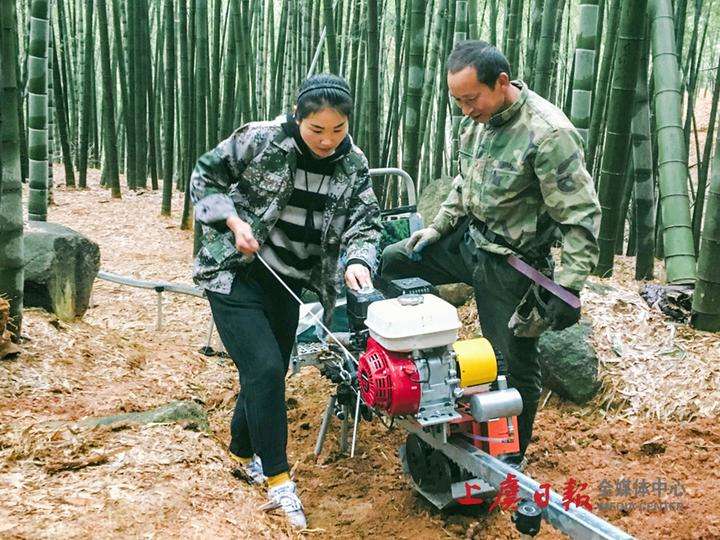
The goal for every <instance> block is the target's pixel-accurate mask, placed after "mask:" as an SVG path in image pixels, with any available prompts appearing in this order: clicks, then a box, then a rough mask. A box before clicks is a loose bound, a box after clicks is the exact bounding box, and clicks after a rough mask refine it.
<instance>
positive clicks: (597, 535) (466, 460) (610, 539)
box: [396, 418, 633, 540]
mask: <svg viewBox="0 0 720 540" xmlns="http://www.w3.org/2000/svg"><path fill="white" fill-rule="evenodd" d="M396 425H397V426H399V427H402V428H403V429H405V430H406V431H407V432H408V433H414V434H415V435H417V436H418V437H420V438H421V439H422V440H423V441H424V442H425V443H427V444H428V445H430V446H432V447H433V448H435V449H437V450H440V451H441V452H442V453H443V454H445V456H446V457H448V458H449V459H451V460H452V461H454V462H455V463H456V464H457V465H459V466H460V467H462V468H463V469H465V470H467V471H468V472H470V473H472V474H475V475H477V476H478V477H480V478H481V479H483V480H485V481H486V482H487V483H489V484H490V485H492V486H493V487H495V488H496V489H499V486H500V483H501V482H502V481H503V480H505V479H506V478H507V475H508V474H514V475H515V476H516V477H517V480H518V484H519V486H520V492H519V496H520V498H526V499H530V500H532V499H533V494H534V493H535V492H536V491H537V490H538V488H539V487H540V484H539V482H536V481H535V480H533V479H532V478H530V477H529V476H526V475H524V474H523V473H521V472H520V471H518V470H516V469H514V468H513V467H511V466H509V465H507V464H505V463H503V462H502V461H500V460H499V459H496V458H494V457H492V456H491V455H489V454H487V453H485V452H483V451H481V450H479V449H478V448H476V447H475V446H473V445H472V444H470V443H468V442H466V441H464V440H461V439H459V440H455V439H452V440H449V441H447V442H445V441H444V440H443V439H444V436H443V434H442V433H440V434H434V433H432V432H430V431H426V430H425V429H423V428H422V427H421V426H419V425H418V424H417V423H415V422H412V421H410V420H408V419H406V418H398V419H396ZM542 517H543V519H545V520H546V521H547V522H548V523H550V524H551V525H553V526H554V527H555V528H556V529H558V530H559V531H561V532H564V533H565V534H567V535H568V536H570V537H571V538H581V539H582V540H631V539H632V538H633V537H632V536H630V535H629V534H627V533H626V532H624V531H622V530H621V529H618V528H617V527H615V526H614V525H612V524H610V523H608V522H607V521H605V520H604V519H602V518H600V517H598V516H596V515H595V514H593V513H592V512H588V511H587V510H585V509H584V508H577V507H575V505H572V506H571V507H570V509H569V510H565V508H564V507H563V504H562V497H560V495H558V494H557V493H556V492H555V491H553V490H550V501H549V504H548V506H547V507H546V508H544V509H542Z"/></svg>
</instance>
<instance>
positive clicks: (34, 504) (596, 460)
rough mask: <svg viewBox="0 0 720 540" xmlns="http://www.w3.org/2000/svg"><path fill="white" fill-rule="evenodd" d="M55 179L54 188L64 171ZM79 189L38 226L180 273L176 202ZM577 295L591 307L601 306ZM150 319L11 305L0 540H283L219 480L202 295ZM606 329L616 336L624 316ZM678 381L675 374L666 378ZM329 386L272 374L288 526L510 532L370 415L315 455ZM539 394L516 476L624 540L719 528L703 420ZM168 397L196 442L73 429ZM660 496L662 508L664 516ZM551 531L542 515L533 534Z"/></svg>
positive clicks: (103, 299) (218, 372)
mask: <svg viewBox="0 0 720 540" xmlns="http://www.w3.org/2000/svg"><path fill="white" fill-rule="evenodd" d="M56 173H57V177H58V179H59V180H60V182H62V171H61V170H60V169H57V170H56ZM90 184H91V187H90V189H88V190H85V191H68V190H65V189H64V188H62V187H60V188H56V190H55V199H56V203H57V204H56V206H53V207H52V208H50V211H49V217H50V220H52V221H54V222H57V223H62V224H65V225H67V226H69V227H71V228H73V229H75V230H77V231H79V232H81V233H83V234H85V235H87V236H88V237H90V238H91V239H93V240H94V241H95V242H97V243H98V244H99V245H100V248H101V253H102V263H101V266H102V269H103V270H106V271H109V272H113V273H118V274H122V275H126V276H131V277H134V278H137V279H149V280H152V279H159V280H166V281H174V282H178V283H190V282H191V280H190V273H191V245H192V238H191V233H190V232H188V231H181V230H180V229H179V227H178V223H179V218H178V213H179V210H180V208H181V204H182V200H181V198H180V197H179V196H175V198H174V199H173V208H174V211H173V216H172V218H164V217H160V216H159V210H160V194H159V193H152V192H149V191H147V192H144V193H139V192H138V193H130V192H124V199H123V200H122V201H115V200H111V199H110V198H109V196H108V194H107V192H106V191H105V190H104V189H102V188H99V187H98V185H97V184H98V178H97V173H95V174H94V175H92V176H91V178H90ZM631 265H632V261H630V260H627V259H623V258H621V259H620V262H619V271H618V272H617V275H618V277H616V278H612V279H608V280H602V282H603V283H606V284H610V285H612V286H613V287H616V288H618V289H622V290H624V291H626V292H627V294H636V284H635V285H634V286H633V284H632V282H631V281H628V280H627V275H628V274H629V273H630V269H631V267H632V266H631ZM597 282H601V280H597ZM592 298H593V297H592V295H591V296H590V300H588V302H589V303H588V305H587V306H586V312H587V313H586V314H587V315H589V316H591V317H592V316H593V314H594V313H596V312H597V310H598V309H600V308H601V306H600V305H599V304H598V305H595V306H593V305H592V301H593V300H592ZM632 309H635V308H633V306H632V304H629V307H627V306H625V307H624V310H625V311H626V312H627V311H630V310H632ZM155 321H156V295H155V293H154V292H153V291H148V290H142V289H135V288H129V287H122V286H119V285H115V284H112V283H109V282H106V281H101V280H98V281H96V284H95V288H94V292H93V298H92V303H91V307H90V309H89V310H88V312H87V313H86V315H85V317H84V318H83V320H81V321H75V322H70V323H65V322H61V321H58V320H57V319H56V318H54V317H53V316H51V315H49V314H47V313H45V312H44V311H42V310H38V309H27V310H26V315H25V327H24V335H26V336H27V340H26V341H25V342H24V344H23V352H22V354H21V355H20V356H18V357H17V358H16V359H14V360H4V361H0V537H2V538H121V537H133V538H141V537H142V538H175V537H183V538H264V537H269V538H281V537H294V536H297V535H295V533H292V532H291V531H288V530H287V528H286V527H285V526H284V524H283V521H282V519H281V518H280V517H279V516H273V515H266V514H263V513H261V512H259V511H258V510H257V507H258V506H259V505H260V504H261V503H262V502H263V493H262V492H261V491H259V490H256V489H251V488H249V487H247V486H246V485H245V484H243V483H242V482H241V481H240V480H237V479H236V478H235V477H233V476H232V475H231V474H230V471H231V469H232V465H231V462H230V460H229V459H228V456H227V454H226V452H225V445H226V443H227V440H228V436H229V432H228V426H229V420H230V416H231V411H232V406H233V402H234V396H235V392H236V391H237V381H236V374H235V370H234V367H233V366H232V363H231V362H230V361H229V360H227V359H223V358H220V357H218V356H213V357H207V356H203V355H202V354H200V353H199V352H198V349H199V347H201V346H202V345H203V344H204V343H205V340H206V337H207V329H208V323H209V309H208V307H207V304H206V302H205V301H203V300H200V299H196V298H192V297H188V296H180V295H171V294H166V295H164V321H163V327H162V329H161V330H159V331H158V330H156V328H155ZM605 322H606V323H607V321H605ZM615 326H616V328H615V329H614V330H615V332H616V333H617V334H618V335H619V336H624V337H628V336H627V334H628V332H629V331H628V328H627V327H626V326H624V324H623V323H622V320H620V319H618V323H617V324H616V325H615ZM688 339H690V338H688ZM703 339H704V340H706V342H707V343H708V347H713V348H714V353H713V354H717V353H718V352H719V351H720V347H718V341H719V340H717V339H715V337H714V336H709V335H707V334H705V335H704V336H703ZM690 341H692V339H690ZM214 345H215V346H217V343H216V342H215V343H214ZM667 361H668V362H676V363H679V362H681V361H682V357H681V358H669V359H668V360H667ZM678 367H679V369H680V371H681V372H682V364H679V366H678ZM693 382H694V381H693V380H692V379H684V378H682V377H678V382H677V385H678V386H680V385H684V386H685V387H692V386H693ZM330 390H331V388H330V385H329V384H328V383H327V382H326V381H325V380H324V379H322V378H321V377H320V376H319V375H318V374H317V372H316V371H314V370H313V369H311V368H305V369H304V370H303V372H302V373H301V374H300V376H297V377H293V378H291V379H290V380H289V382H288V404H289V409H290V410H289V417H290V422H291V435H290V448H289V453H290V460H291V463H293V465H294V472H295V474H296V476H297V479H298V485H299V487H300V491H301V497H302V499H303V501H304V503H305V505H306V510H307V514H308V519H309V523H310V526H311V527H312V529H310V530H308V531H306V532H304V533H302V535H303V536H305V537H308V538H312V537H317V538H358V537H359V538H371V537H372V538H413V539H421V538H463V537H467V538H488V539H495V538H498V539H505V538H518V537H519V535H518V533H517V532H516V531H515V530H514V527H513V525H512V523H511V521H510V515H509V513H507V512H494V513H492V514H491V515H489V516H486V515H478V514H473V513H472V512H469V511H467V510H466V511H463V512H439V511H437V510H435V509H434V508H433V507H432V506H431V505H430V504H428V503H427V502H425V501H424V500H423V499H421V498H420V497H418V496H417V495H415V494H414V493H413V491H412V490H411V489H410V487H409V485H408V483H407V481H406V479H405V478H404V476H403V474H402V471H401V468H400V464H399V460H398V457H397V448H398V446H399V445H400V444H402V442H403V439H404V436H403V434H402V433H400V432H399V431H397V430H395V431H390V432H389V431H388V430H387V429H386V428H385V427H384V426H382V425H381V424H380V423H378V422H374V423H372V424H367V423H365V424H361V427H360V437H359V443H358V456H357V457H356V458H355V459H350V458H349V457H345V456H340V455H338V454H337V452H336V451H335V449H336V448H337V445H336V437H337V431H338V430H337V429H333V430H332V431H331V433H330V435H329V439H328V441H327V442H326V447H325V452H324V454H323V456H322V458H321V460H320V461H319V463H315V460H314V458H313V456H312V449H313V446H314V442H315V436H316V433H317V429H318V427H319V424H320V416H321V412H322V410H323V408H324V404H325V401H326V399H327V397H328V396H329V394H330ZM546 397H547V399H545V398H544V399H543V401H542V402H541V403H543V408H542V410H541V411H540V412H539V414H538V419H537V422H536V430H535V433H536V435H535V439H536V440H535V441H534V443H533V444H532V446H531V448H530V450H529V454H528V457H529V462H530V464H529V466H528V468H527V470H526V472H527V474H529V475H530V476H532V477H533V478H535V479H536V480H538V481H540V482H549V483H551V484H552V486H553V489H555V491H558V492H560V493H562V489H563V486H564V484H565V482H567V481H568V480H569V479H571V478H572V479H575V480H577V481H578V482H584V483H587V484H588V487H587V489H586V490H585V493H587V494H588V495H589V496H590V501H591V503H592V504H593V505H594V506H595V509H596V511H597V513H598V514H599V515H600V516H602V517H603V518H605V519H607V520H609V521H610V522H611V523H613V524H615V525H616V526H618V527H620V528H622V529H624V530H625V531H627V532H628V533H630V534H632V535H633V536H636V537H637V538H658V539H660V538H662V539H665V538H679V539H680V538H683V539H685V538H687V539H690V538H693V539H712V538H720V510H718V508H720V495H718V492H717V489H716V488H717V485H718V477H719V476H720V472H719V471H720V453H719V452H718V449H719V448H720V426H718V424H717V421H716V417H715V416H714V415H713V416H710V417H702V416H701V415H699V414H693V415H690V417H691V419H690V420H685V421H678V420H673V421H666V422H662V421H659V420H657V419H655V420H649V419H643V418H642V417H629V418H628V417H627V416H623V415H622V414H621V413H622V411H621V410H617V411H614V409H615V408H614V407H609V406H608V407H605V405H604V403H603V402H600V401H596V402H593V403H591V404H589V405H588V406H584V407H579V406H576V405H572V404H568V403H564V402H562V401H561V400H560V399H559V398H557V396H555V395H549V396H546ZM173 400H195V401H196V402H198V403H199V404H201V405H202V406H203V407H204V409H205V410H206V411H207V412H208V415H209V419H210V425H211V431H212V434H211V435H208V434H205V433H203V432H200V431H198V430H197V428H196V426H194V425H193V424H188V423H185V424H182V423H181V424H164V425H147V426H140V427H138V426H132V425H119V426H116V427H114V428H94V429H90V428H84V427H81V426H79V425H78V424H76V423H74V422H75V421H77V420H80V419H82V418H84V417H87V416H101V415H110V414H116V413H118V412H129V411H140V410H146V409H150V408H152V407H155V406H158V405H162V404H165V403H168V402H170V401H173ZM335 427H337V425H335ZM653 486H654V487H653ZM661 502H665V503H673V505H674V506H673V507H672V508H669V509H668V508H666V509H664V510H662V509H659V508H658V506H659V503H661ZM598 505H602V508H600V509H598ZM633 505H634V506H633ZM653 505H655V506H653ZM561 537H563V536H562V535H561V534H559V533H558V532H557V531H554V530H553V529H552V528H551V527H550V526H547V525H544V526H543V530H542V532H541V533H540V535H539V536H538V538H543V539H547V538H561Z"/></svg>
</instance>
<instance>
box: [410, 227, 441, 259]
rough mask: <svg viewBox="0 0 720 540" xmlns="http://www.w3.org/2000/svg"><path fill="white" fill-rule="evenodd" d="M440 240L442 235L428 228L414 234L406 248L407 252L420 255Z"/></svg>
mask: <svg viewBox="0 0 720 540" xmlns="http://www.w3.org/2000/svg"><path fill="white" fill-rule="evenodd" d="M438 240H440V233H439V232H438V231H437V230H436V229H434V228H432V227H426V228H424V229H420V230H419V231H415V232H414V233H412V236H410V238H409V239H408V242H407V244H406V247H407V250H408V251H410V252H412V253H420V252H421V251H422V250H423V249H425V248H426V247H428V246H429V245H430V244H434V243H435V242H437V241H438Z"/></svg>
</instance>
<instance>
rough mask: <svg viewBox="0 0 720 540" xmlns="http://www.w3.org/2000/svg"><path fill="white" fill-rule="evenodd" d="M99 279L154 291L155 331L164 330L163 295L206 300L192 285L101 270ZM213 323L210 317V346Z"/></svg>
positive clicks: (98, 275)
mask: <svg viewBox="0 0 720 540" xmlns="http://www.w3.org/2000/svg"><path fill="white" fill-rule="evenodd" d="M97 277H98V278H100V279H104V280H105V281H110V282H112V283H118V284H120V285H128V286H130V287H137V288H139V289H152V290H154V291H155V292H156V293H157V319H156V320H155V330H158V331H160V330H162V323H163V301H162V293H164V292H171V293H176V294H187V295H189V296H196V297H198V298H205V291H204V290H203V289H201V288H199V287H193V286H192V285H184V284H182V283H170V282H169V281H149V280H144V279H133V278H129V277H125V276H121V275H119V274H113V273H111V272H105V271H103V270H100V271H99V272H98V274H97ZM212 331H213V322H212V317H210V331H209V333H208V344H207V346H208V347H209V346H210V339H211V338H212Z"/></svg>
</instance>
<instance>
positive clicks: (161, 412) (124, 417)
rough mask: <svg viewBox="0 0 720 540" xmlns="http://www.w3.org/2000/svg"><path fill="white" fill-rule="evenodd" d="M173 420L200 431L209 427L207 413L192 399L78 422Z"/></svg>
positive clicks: (162, 421)
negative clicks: (146, 409)
mask: <svg viewBox="0 0 720 540" xmlns="http://www.w3.org/2000/svg"><path fill="white" fill-rule="evenodd" d="M174 422H184V423H187V424H188V425H192V426H193V427H196V428H197V429H199V430H202V431H208V430H209V429H210V427H209V425H208V419H207V414H206V413H205V411H204V410H203V408H202V407H201V406H200V405H198V404H197V403H195V402H194V401H173V402H172V403H168V404H167V405H162V406H160V407H157V408H155V409H151V410H149V411H142V412H132V413H123V414H116V415H112V416H100V417H94V418H86V419H84V420H81V421H80V422H78V423H79V424H80V425H82V426H89V427H94V426H113V425H117V424H120V425H125V424H169V423H174Z"/></svg>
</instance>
